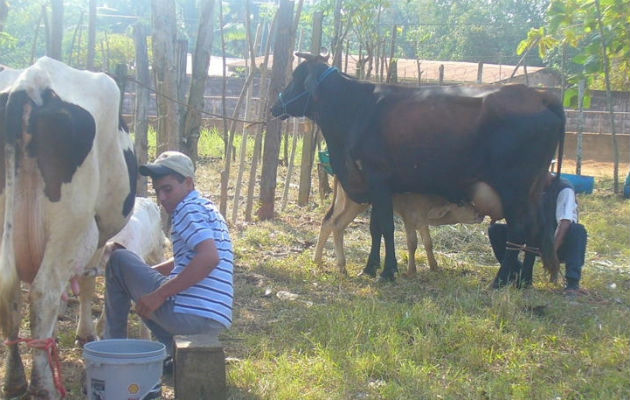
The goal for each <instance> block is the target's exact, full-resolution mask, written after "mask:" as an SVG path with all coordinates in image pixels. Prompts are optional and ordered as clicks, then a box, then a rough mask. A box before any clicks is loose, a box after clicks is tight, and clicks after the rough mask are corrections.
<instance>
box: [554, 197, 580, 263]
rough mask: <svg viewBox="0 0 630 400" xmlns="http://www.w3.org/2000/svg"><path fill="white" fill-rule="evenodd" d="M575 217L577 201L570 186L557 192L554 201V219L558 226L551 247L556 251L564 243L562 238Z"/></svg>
mask: <svg viewBox="0 0 630 400" xmlns="http://www.w3.org/2000/svg"><path fill="white" fill-rule="evenodd" d="M576 217H577V203H576V202H575V192H574V191H573V189H571V188H564V189H562V190H561V191H560V193H558V198H557V201H556V221H557V222H558V227H557V228H556V234H555V236H554V241H553V248H554V250H555V251H556V254H557V253H558V249H559V248H560V247H561V246H562V244H563V243H564V238H565V236H566V234H567V232H568V231H569V227H570V226H571V223H572V222H574V219H575V218H576Z"/></svg>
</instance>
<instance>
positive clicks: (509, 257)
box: [492, 222, 525, 289]
mask: <svg viewBox="0 0 630 400" xmlns="http://www.w3.org/2000/svg"><path fill="white" fill-rule="evenodd" d="M507 241H508V242H511V243H515V244H524V243H525V235H524V230H523V228H522V224H519V223H509V222H508V226H507ZM518 253H519V250H512V249H506V250H505V253H504V255H503V259H502V260H501V267H499V272H498V273H497V276H496V277H495V278H494V281H493V282H492V287H493V288H495V289H498V288H500V287H503V286H506V285H509V284H510V283H512V282H516V281H517V280H518V277H519V274H520V270H521V264H520V262H519V260H518Z"/></svg>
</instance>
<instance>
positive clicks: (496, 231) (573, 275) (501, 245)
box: [488, 223, 587, 289]
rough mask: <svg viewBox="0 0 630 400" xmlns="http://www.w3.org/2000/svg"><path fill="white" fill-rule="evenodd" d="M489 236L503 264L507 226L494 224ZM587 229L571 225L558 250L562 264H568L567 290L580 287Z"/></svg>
mask: <svg viewBox="0 0 630 400" xmlns="http://www.w3.org/2000/svg"><path fill="white" fill-rule="evenodd" d="M488 236H489V237H490V244H491V245H492V250H493V251H494V255H495V257H496V258H497V260H499V262H501V260H502V259H503V255H504V254H505V243H506V241H507V225H505V224H492V225H490V228H488ZM586 236H587V235H586V229H585V228H584V225H582V224H576V223H571V226H570V227H569V231H568V232H567V233H566V235H565V237H564V242H563V243H562V246H560V248H559V249H558V258H559V259H560V262H564V263H565V264H566V273H565V278H566V280H567V288H569V289H576V288H575V287H571V286H573V285H578V287H579V282H580V278H581V277H582V266H583V265H584V255H585V254H586Z"/></svg>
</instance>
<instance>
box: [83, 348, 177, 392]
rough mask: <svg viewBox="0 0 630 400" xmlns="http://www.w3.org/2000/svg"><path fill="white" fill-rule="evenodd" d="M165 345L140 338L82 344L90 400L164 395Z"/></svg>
mask: <svg viewBox="0 0 630 400" xmlns="http://www.w3.org/2000/svg"><path fill="white" fill-rule="evenodd" d="M165 358H166V347H165V346H164V345H163V344H162V343H160V342H153V341H150V340H140V339H106V340H100V341H97V342H90V343H86V344H85V346H84V347H83V359H84V360H85V371H86V388H87V395H88V399H90V400H141V399H142V400H148V399H157V398H160V397H161V396H162V382H161V378H162V362H163V361H164V359H165Z"/></svg>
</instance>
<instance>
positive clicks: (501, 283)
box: [490, 278, 509, 289]
mask: <svg viewBox="0 0 630 400" xmlns="http://www.w3.org/2000/svg"><path fill="white" fill-rule="evenodd" d="M508 283H509V282H506V281H505V280H503V279H498V278H495V279H494V280H493V281H492V284H490V288H491V289H501V288H503V287H506V286H507V285H508Z"/></svg>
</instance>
